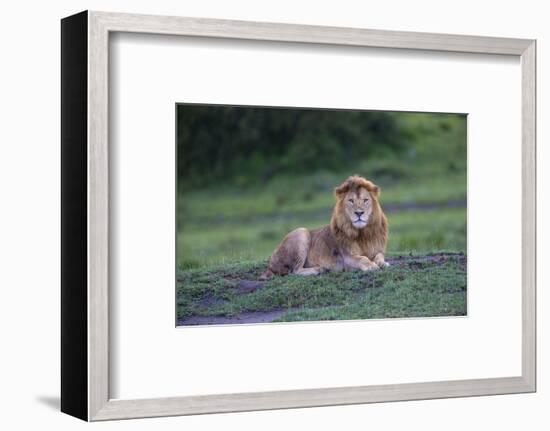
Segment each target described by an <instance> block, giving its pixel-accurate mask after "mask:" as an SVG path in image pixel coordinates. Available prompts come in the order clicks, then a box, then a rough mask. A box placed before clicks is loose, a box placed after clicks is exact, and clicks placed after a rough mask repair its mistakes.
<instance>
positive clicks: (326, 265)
mask: <svg viewBox="0 0 550 431" xmlns="http://www.w3.org/2000/svg"><path fill="white" fill-rule="evenodd" d="M334 194H335V196H336V206H335V207H334V211H333V213H332V218H331V220H330V225H328V226H325V227H322V228H320V229H315V230H309V229H306V228H303V227H301V228H298V229H295V230H293V231H292V232H290V233H289V234H288V235H287V236H286V237H285V238H284V239H283V241H282V242H281V243H280V244H279V245H278V246H277V248H276V249H275V251H274V252H273V254H272V255H271V259H270V260H269V266H268V268H267V270H266V271H265V272H264V273H263V274H262V275H261V276H260V279H261V280H266V279H268V278H270V277H272V276H273V275H286V274H300V275H316V274H322V273H324V272H326V271H330V270H336V271H346V270H351V269H360V270H362V271H370V270H373V269H378V268H383V267H385V266H388V263H387V262H386V261H385V260H384V252H385V250H386V242H387V239H388V221H387V219H386V216H385V215H384V213H383V212H382V208H381V207H380V203H379V202H378V198H379V196H380V189H379V187H378V186H376V185H375V184H373V183H372V182H370V181H368V180H366V179H365V178H363V177H360V176H358V175H354V176H351V177H349V178H348V179H347V180H346V181H344V182H343V183H342V184H341V185H340V186H338V187H336V189H334Z"/></svg>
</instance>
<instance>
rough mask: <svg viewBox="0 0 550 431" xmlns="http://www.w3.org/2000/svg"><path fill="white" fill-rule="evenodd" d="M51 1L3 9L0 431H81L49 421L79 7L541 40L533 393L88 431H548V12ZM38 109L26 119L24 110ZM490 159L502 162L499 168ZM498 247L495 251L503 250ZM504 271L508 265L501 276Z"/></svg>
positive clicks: (531, 8) (530, 8)
mask: <svg viewBox="0 0 550 431" xmlns="http://www.w3.org/2000/svg"><path fill="white" fill-rule="evenodd" d="M319 3H320V2H318V1H317V2H311V3H308V2H306V1H297V0H294V1H284V0H279V1H277V2H261V3H260V2H252V1H250V2H247V1H238V0H234V1H231V2H227V1H208V0H202V1H200V2H199V1H189V2H185V3H182V2H168V1H162V0H158V1H156V2H155V3H154V4H153V3H148V2H144V1H132V2H130V1H119V2H113V1H111V2H107V1H87V2H82V1H71V2H69V1H65V0H64V1H59V2H56V3H55V4H42V3H40V2H26V1H21V2H19V3H17V4H16V3H12V4H11V5H10V6H9V9H8V10H6V9H3V10H2V25H1V26H0V28H1V30H0V31H1V32H2V34H1V38H0V40H1V41H2V42H1V43H2V51H1V52H2V53H3V54H4V56H3V59H2V68H1V69H0V73H1V77H2V79H1V80H0V86H1V88H0V90H1V91H0V95H1V103H2V107H3V112H2V120H3V121H2V127H0V142H1V147H0V148H1V152H2V153H1V156H0V175H1V176H2V178H1V180H2V181H1V182H0V184H1V196H2V198H3V200H2V212H1V217H2V223H0V247H1V253H2V256H1V257H2V260H1V262H2V266H1V269H2V270H1V272H0V286H1V288H2V291H1V292H2V301H1V302H0V304H1V305H0V319H1V328H2V341H3V343H2V355H1V356H0V358H1V359H0V361H1V367H0V370H1V371H0V373H1V376H0V382H1V384H2V390H1V397H2V399H1V402H2V406H3V408H2V413H3V415H2V416H1V417H0V421H1V422H2V425H4V424H6V425H7V424H8V423H9V424H11V428H12V429H18V428H26V429H28V428H30V427H48V428H54V429H76V428H77V427H80V426H83V424H82V423H80V422H78V421H77V420H75V419H73V418H70V417H67V416H64V415H61V414H59V413H57V411H56V410H57V408H58V388H59V44H60V41H59V22H58V19H59V18H60V17H62V16H65V15H68V14H70V13H74V12H77V11H79V10H81V9H86V8H89V9H97V10H113V11H128V12H144V13H154V14H174V15H188V16H205V17H217V18H234V19H249V20H264V21H280V22H294V23H310V24H323V25H341V26H356V27H370V28H382V29H395V30H413V31H432V32H449V33H465V34H468V33H469V34H481V35H493V36H510V37H530V38H537V39H538V40H539V58H538V67H539V77H541V79H540V80H539V88H538V97H539V99H538V103H539V105H538V107H539V122H538V124H539V126H538V127H539V134H538V141H539V152H538V165H539V168H540V169H539V183H538V190H539V200H538V218H539V228H538V234H539V242H538V247H539V273H538V286H539V289H538V310H539V319H538V323H539V326H538V334H539V338H538V341H539V344H538V353H539V365H540V366H539V392H538V393H537V394H531V395H514V396H498V397H481V398H469V399H455V400H435V401H419V402H404V403H391V404H377V405H364V406H347V407H331V408H315V409H302V410H291V411H273V412H257V413H242V414H230V415H212V416H200V417H189V418H166V419H151V420H142V421H140V422H136V421H125V422H115V423H108V424H95V425H92V426H95V427H101V428H103V429H136V427H138V429H155V430H156V429H181V428H183V427H186V428H187V429H220V428H224V429H237V428H238V429H258V428H261V429H281V428H291V429H296V428H298V427H301V428H315V429H327V430H328V429H335V428H346V429H365V428H366V427H370V428H374V429H403V428H405V427H406V428H407V429H424V430H431V429H433V430H439V429H442V428H445V429H450V430H453V429H456V430H465V429H470V428H472V429H478V428H481V427H486V428H489V427H490V428H492V429H510V430H515V429H518V428H525V429H541V430H542V429H547V428H548V423H549V422H550V419H549V414H548V409H547V405H548V403H549V402H550V391H549V390H548V389H547V386H548V384H549V383H550V378H548V377H547V376H548V373H547V372H546V370H545V364H544V363H543V362H544V361H546V363H548V360H547V358H546V346H547V342H548V333H547V328H548V325H549V323H548V322H549V320H548V317H547V316H545V315H544V313H543V312H541V311H542V310H545V309H546V310H548V309H549V307H550V301H549V299H548V298H549V296H548V294H547V292H545V289H544V287H545V286H546V285H548V281H549V275H550V273H549V272H548V269H547V265H545V264H544V263H545V261H547V260H548V258H549V257H550V255H549V254H548V253H549V252H548V243H547V240H546V239H547V238H546V237H547V235H548V227H547V225H545V224H544V219H545V218H546V219H548V216H549V215H550V214H549V213H548V212H549V207H548V205H549V204H548V193H547V186H548V183H549V181H550V174H549V173H548V170H547V169H546V171H545V170H543V169H542V167H543V166H544V165H548V163H549V162H550V159H549V156H550V155H549V153H548V149H547V148H545V141H547V139H548V132H547V130H548V127H547V124H545V123H544V121H543V118H544V115H545V105H544V104H545V101H546V100H548V97H550V94H549V93H548V87H547V86H545V81H544V80H543V79H544V77H543V74H544V70H545V66H546V62H545V57H546V56H547V55H548V54H549V53H550V51H549V49H548V48H547V47H546V46H545V43H547V42H548V40H549V38H550V30H548V29H547V28H546V27H547V19H546V17H547V16H548V12H547V11H545V10H544V2H534V1H522V2H517V3H514V4H504V3H503V2H483V3H481V2H479V1H469V0H465V1H461V2H459V3H443V2H436V1H433V2H430V1H422V0H419V1H416V2H407V1H391V0H388V1H386V2H366V1H361V2H351V1H346V0H341V1H339V2H337V3H334V2H330V3H328V2H327V4H326V5H323V4H319ZM31 107H32V108H33V109H32V111H31V110H30V108H31ZM495 160H496V161H498V158H496V159H495ZM499 246H500V245H499V244H495V247H499ZM509 264H510V262H503V268H506V267H507V266H508V265H509Z"/></svg>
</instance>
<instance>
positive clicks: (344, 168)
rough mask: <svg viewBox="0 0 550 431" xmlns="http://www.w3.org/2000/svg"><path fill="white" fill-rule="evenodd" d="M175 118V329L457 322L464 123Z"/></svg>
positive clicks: (234, 113) (371, 117)
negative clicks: (381, 321) (398, 320)
mask: <svg viewBox="0 0 550 431" xmlns="http://www.w3.org/2000/svg"><path fill="white" fill-rule="evenodd" d="M176 116H177V121H176V147H177V169H176V172H177V181H176V182H177V187H176V190H177V196H176V199H177V202H176V212H177V214H176V221H177V233H176V235H177V237H176V265H177V268H176V323H177V325H178V326H189V325H229V324H254V323H271V322H303V321H327V320H358V319H388V318H412V317H415V318H419V317H439V316H464V315H466V313H467V253H466V252H467V248H466V237H467V187H466V184H467V183H466V175H467V157H466V154H467V116H466V114H457V113H421V112H393V111H362V110H336V109H314V108H282V107H258V106H226V105H197V104H178V105H177V106H176Z"/></svg>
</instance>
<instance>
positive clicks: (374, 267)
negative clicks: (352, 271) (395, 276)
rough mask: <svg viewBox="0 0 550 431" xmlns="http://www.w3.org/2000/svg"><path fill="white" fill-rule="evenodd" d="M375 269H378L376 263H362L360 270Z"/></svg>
mask: <svg viewBox="0 0 550 431" xmlns="http://www.w3.org/2000/svg"><path fill="white" fill-rule="evenodd" d="M377 269H380V268H379V267H378V265H377V264H376V263H371V264H369V265H364V266H363V267H362V268H361V270H362V271H376V270H377Z"/></svg>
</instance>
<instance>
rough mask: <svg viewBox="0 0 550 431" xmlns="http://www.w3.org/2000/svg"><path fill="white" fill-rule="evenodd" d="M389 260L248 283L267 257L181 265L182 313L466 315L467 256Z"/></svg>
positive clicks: (242, 318)
mask: <svg viewBox="0 0 550 431" xmlns="http://www.w3.org/2000/svg"><path fill="white" fill-rule="evenodd" d="M391 262H392V266H390V267H389V268H388V269H386V270H384V271H371V272H366V273H365V272H358V271H353V272H335V273H328V274H326V275H323V276H318V277H302V276H296V275H291V276H287V277H275V278H273V279H271V280H269V281H267V282H265V283H248V284H244V286H243V282H242V280H255V279H256V278H257V276H258V275H259V274H260V273H261V272H262V271H263V270H264V268H265V265H266V262H265V261H263V262H257V263H254V262H246V263H236V264H229V265H225V266H223V267H222V268H216V269H214V268H212V269H195V270H188V271H181V272H179V273H178V278H177V279H178V319H179V320H180V323H182V324H188V323H189V324H193V323H195V324H196V323H200V322H202V321H208V318H211V320H210V322H212V323H223V322H226V321H227V319H228V318H229V319H233V323H239V322H244V323H247V322H248V321H254V318H255V317H256V315H252V317H250V313H251V312H252V313H255V312H273V311H276V312H278V313H277V316H276V318H275V320H274V321H303V320H350V319H373V318H388V317H415V316H424V317H427V316H447V315H453V316H457V315H458V316H462V315H465V314H466V258H465V256H464V255H461V254H438V255H430V256H427V257H425V256H424V257H405V258H396V259H393V260H392V261H391ZM246 313H249V314H248V315H247V314H246ZM247 316H248V317H247ZM197 317H198V318H199V319H198V320H197ZM220 317H225V319H219V318H220ZM189 318H191V320H189V321H187V322H186V319H189ZM201 318H203V319H204V318H206V319H207V320H201Z"/></svg>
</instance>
